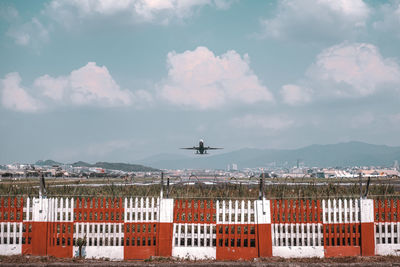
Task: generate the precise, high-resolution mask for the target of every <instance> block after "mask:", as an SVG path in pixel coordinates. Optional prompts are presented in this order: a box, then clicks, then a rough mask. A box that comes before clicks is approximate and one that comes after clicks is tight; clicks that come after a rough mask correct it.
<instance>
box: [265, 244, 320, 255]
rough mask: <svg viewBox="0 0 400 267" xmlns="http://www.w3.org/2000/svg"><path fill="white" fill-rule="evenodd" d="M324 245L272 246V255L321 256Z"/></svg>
mask: <svg viewBox="0 0 400 267" xmlns="http://www.w3.org/2000/svg"><path fill="white" fill-rule="evenodd" d="M324 255H325V253H324V246H317V247H298V246H292V247H283V246H282V247H275V246H273V247H272V256H274V257H283V258H312V257H318V258H323V257H324Z"/></svg>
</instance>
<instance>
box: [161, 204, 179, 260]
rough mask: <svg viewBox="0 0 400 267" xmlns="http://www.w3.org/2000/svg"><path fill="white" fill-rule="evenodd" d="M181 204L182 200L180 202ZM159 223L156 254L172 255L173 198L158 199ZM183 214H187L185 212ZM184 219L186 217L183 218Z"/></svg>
mask: <svg viewBox="0 0 400 267" xmlns="http://www.w3.org/2000/svg"><path fill="white" fill-rule="evenodd" d="M181 204H182V202H181ZM159 216H160V217H159V223H158V229H157V237H158V238H157V239H158V240H157V251H156V253H157V255H158V256H163V257H171V256H172V230H173V225H174V223H173V219H174V217H173V216H174V200H173V199H170V198H164V199H160V210H159ZM185 216H187V215H186V214H185ZM185 219H186V218H185Z"/></svg>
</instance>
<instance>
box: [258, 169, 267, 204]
mask: <svg viewBox="0 0 400 267" xmlns="http://www.w3.org/2000/svg"><path fill="white" fill-rule="evenodd" d="M264 178H265V174H264V170H262V175H261V176H260V188H259V193H258V199H259V200H262V199H263V198H264Z"/></svg>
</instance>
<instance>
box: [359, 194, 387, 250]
mask: <svg viewBox="0 0 400 267" xmlns="http://www.w3.org/2000/svg"><path fill="white" fill-rule="evenodd" d="M385 204H386V203H385ZM360 207H361V211H360V213H361V244H360V246H361V255H362V256H374V255H375V231H374V217H375V216H374V200H373V199H361V205H360ZM386 216H387V215H386Z"/></svg>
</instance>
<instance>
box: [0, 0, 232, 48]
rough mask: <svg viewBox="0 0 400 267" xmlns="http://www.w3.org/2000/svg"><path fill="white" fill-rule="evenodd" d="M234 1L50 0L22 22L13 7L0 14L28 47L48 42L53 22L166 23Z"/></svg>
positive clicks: (73, 26)
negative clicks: (205, 8)
mask: <svg viewBox="0 0 400 267" xmlns="http://www.w3.org/2000/svg"><path fill="white" fill-rule="evenodd" d="M233 1H235V0H118V1H114V0H51V1H50V2H48V3H46V4H45V6H44V8H43V9H42V10H41V12H40V14H38V15H37V16H35V17H33V18H32V19H31V20H30V21H25V22H21V18H20V17H19V15H18V11H17V10H16V9H15V8H9V9H8V10H6V11H4V12H1V13H0V16H1V17H4V18H6V19H7V20H13V25H12V26H11V27H10V28H9V29H8V31H7V35H8V36H10V37H11V38H13V39H14V41H15V43H16V44H18V45H22V46H27V45H31V44H32V43H34V44H35V45H37V44H40V43H43V42H47V41H48V40H49V35H50V33H51V32H52V31H53V30H54V26H55V25H56V24H60V25H62V26H64V27H65V28H67V29H69V30H73V29H78V28H79V29H81V28H83V27H84V25H85V24H87V23H88V22H94V23H96V22H98V21H99V20H104V19H106V20H108V21H109V22H110V23H123V24H135V23H158V24H168V23H169V22H170V21H171V20H172V19H178V20H181V19H185V18H188V17H191V16H192V15H193V14H194V13H195V12H196V11H197V10H198V9H199V8H201V7H203V6H211V7H215V8H217V9H227V8H228V7H229V6H230V4H231V3H232V2H233ZM0 11H1V10H0ZM3 13H4V14H3ZM42 22H45V23H44V24H43V23H42ZM54 22H56V23H54ZM78 25H79V26H78Z"/></svg>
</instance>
